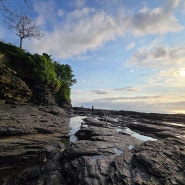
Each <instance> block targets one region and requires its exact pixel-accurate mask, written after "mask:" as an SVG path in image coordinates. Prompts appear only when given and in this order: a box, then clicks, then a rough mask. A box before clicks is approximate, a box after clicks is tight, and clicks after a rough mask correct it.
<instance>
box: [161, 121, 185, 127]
mask: <svg viewBox="0 0 185 185" xmlns="http://www.w3.org/2000/svg"><path fill="white" fill-rule="evenodd" d="M163 123H165V124H167V125H174V126H179V127H184V126H185V125H184V124H181V123H172V122H171V123H170V122H163Z"/></svg>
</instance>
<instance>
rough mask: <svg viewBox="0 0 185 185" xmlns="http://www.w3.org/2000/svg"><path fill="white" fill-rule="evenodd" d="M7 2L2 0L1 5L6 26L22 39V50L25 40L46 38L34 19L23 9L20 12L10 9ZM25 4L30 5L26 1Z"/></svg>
mask: <svg viewBox="0 0 185 185" xmlns="http://www.w3.org/2000/svg"><path fill="white" fill-rule="evenodd" d="M6 1H8V0H0V3H2V12H3V16H4V20H5V25H6V27H7V28H8V29H12V30H14V31H15V32H16V35H17V36H18V37H19V39H20V45H19V46H20V48H22V42H23V39H25V38H37V39H40V38H41V37H43V36H44V34H43V33H42V32H41V31H40V29H39V27H38V26H37V25H36V22H35V21H33V19H31V18H30V17H29V16H28V14H27V13H25V12H24V10H22V9H21V7H20V8H19V10H17V9H13V8H11V7H8V5H7V4H6V3H7V2H6ZM24 2H25V3H28V0H24ZM26 6H27V4H26ZM20 9H21V10H20Z"/></svg>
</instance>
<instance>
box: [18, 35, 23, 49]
mask: <svg viewBox="0 0 185 185" xmlns="http://www.w3.org/2000/svg"><path fill="white" fill-rule="evenodd" d="M22 39H23V38H21V37H20V46H19V47H20V48H21V49H22Z"/></svg>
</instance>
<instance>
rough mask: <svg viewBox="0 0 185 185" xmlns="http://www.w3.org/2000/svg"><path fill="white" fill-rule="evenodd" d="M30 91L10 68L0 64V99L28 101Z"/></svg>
mask: <svg viewBox="0 0 185 185" xmlns="http://www.w3.org/2000/svg"><path fill="white" fill-rule="evenodd" d="M31 95H32V93H31V90H30V89H29V88H28V86H27V85H26V84H25V83H24V82H23V81H22V80H21V79H20V78H18V77H16V73H15V72H14V71H12V70H11V69H9V68H7V67H5V66H0V99H2V100H6V101H16V102H28V101H29V99H30V97H31Z"/></svg>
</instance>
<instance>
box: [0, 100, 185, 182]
mask: <svg viewBox="0 0 185 185" xmlns="http://www.w3.org/2000/svg"><path fill="white" fill-rule="evenodd" d="M74 113H75V114H77V115H79V114H81V115H84V116H87V118H85V119H84V122H82V124H81V128H80V129H79V130H78V131H77V132H76V134H75V135H76V137H78V140H77V141H75V142H70V140H69V138H70V137H69V134H70V124H69V114H66V112H65V111H64V110H63V109H61V108H59V107H57V106H33V105H29V104H3V103H1V104H0V137H1V140H0V149H1V150H0V184H2V185H25V184H26V185H61V184H62V185H72V184H74V185H184V184H185V145H184V143H185V116H184V115H159V114H152V115H150V114H142V113H134V112H123V111H107V113H108V117H107V119H105V118H104V113H105V111H103V110H95V109H94V110H93V113H92V111H91V110H86V109H80V108H77V109H74ZM73 116H74V115H73ZM106 120H107V122H106ZM74 127H75V129H76V127H77V124H75V125H74ZM129 128H130V129H132V131H130V130H129ZM134 131H135V132H134ZM136 132H137V133H136ZM139 133H140V134H144V135H146V136H150V137H147V140H148V141H144V140H143V137H142V136H141V135H139ZM151 137H153V138H151ZM154 138H155V140H154ZM144 139H146V138H145V137H144Z"/></svg>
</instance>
